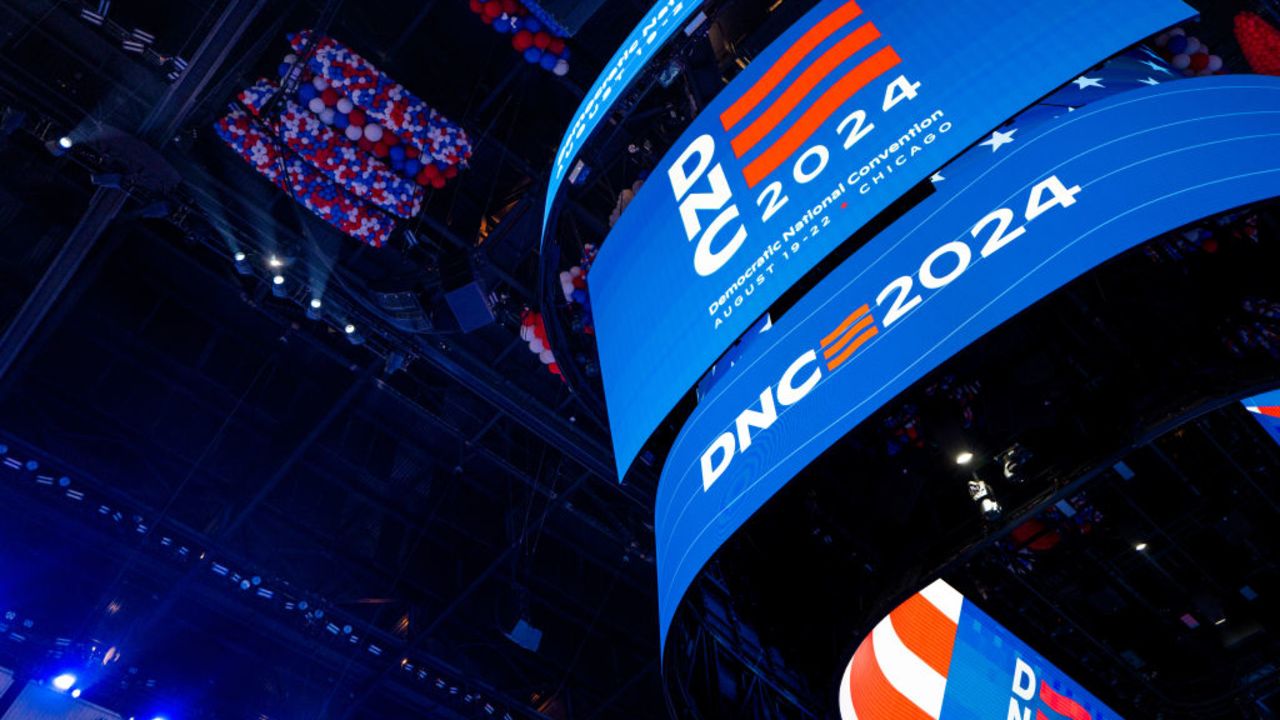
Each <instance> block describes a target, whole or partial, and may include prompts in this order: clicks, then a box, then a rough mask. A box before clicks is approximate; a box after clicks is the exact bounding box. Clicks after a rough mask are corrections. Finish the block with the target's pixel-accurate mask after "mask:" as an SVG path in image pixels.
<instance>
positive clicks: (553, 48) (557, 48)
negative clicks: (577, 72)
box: [547, 38, 564, 56]
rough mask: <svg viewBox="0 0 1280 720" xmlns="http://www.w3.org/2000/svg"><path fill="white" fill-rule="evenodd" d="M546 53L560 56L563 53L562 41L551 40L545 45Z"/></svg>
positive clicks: (559, 39)
mask: <svg viewBox="0 0 1280 720" xmlns="http://www.w3.org/2000/svg"><path fill="white" fill-rule="evenodd" d="M547 52H549V53H551V54H552V55H557V56H558V55H560V53H562V52H564V40H563V39H561V38H551V42H549V43H547Z"/></svg>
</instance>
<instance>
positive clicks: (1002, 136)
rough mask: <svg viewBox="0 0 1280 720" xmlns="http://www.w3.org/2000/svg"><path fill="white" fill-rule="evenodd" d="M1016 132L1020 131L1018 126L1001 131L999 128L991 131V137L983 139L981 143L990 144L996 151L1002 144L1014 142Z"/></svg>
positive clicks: (992, 149)
mask: <svg viewBox="0 0 1280 720" xmlns="http://www.w3.org/2000/svg"><path fill="white" fill-rule="evenodd" d="M1016 132H1018V128H1013V129H1012V130H1010V131H1009V132H1000V131H999V130H996V131H995V132H993V133H991V139H989V140H983V141H982V142H981V143H979V144H981V145H988V146H990V147H991V152H995V151H997V150H999V149H1000V146H1001V145H1008V144H1009V143H1011V142H1013V134H1014V133H1016Z"/></svg>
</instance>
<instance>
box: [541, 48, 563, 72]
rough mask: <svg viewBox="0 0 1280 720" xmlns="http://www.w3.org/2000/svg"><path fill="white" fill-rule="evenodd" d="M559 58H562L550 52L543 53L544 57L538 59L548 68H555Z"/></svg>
mask: <svg viewBox="0 0 1280 720" xmlns="http://www.w3.org/2000/svg"><path fill="white" fill-rule="evenodd" d="M559 59H560V58H557V57H556V56H555V55H552V54H551V53H549V52H547V53H542V59H540V60H539V61H538V64H539V65H541V66H542V67H543V68H544V69H546V70H553V69H555V66H556V62H558V61H559Z"/></svg>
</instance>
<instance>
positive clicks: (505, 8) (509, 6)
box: [501, 0, 520, 15]
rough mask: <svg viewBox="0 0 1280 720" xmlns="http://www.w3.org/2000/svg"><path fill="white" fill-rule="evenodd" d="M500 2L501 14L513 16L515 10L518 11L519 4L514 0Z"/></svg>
mask: <svg viewBox="0 0 1280 720" xmlns="http://www.w3.org/2000/svg"><path fill="white" fill-rule="evenodd" d="M501 2H502V12H504V13H506V14H508V15H515V13H516V10H518V9H520V3H518V2H516V0H501Z"/></svg>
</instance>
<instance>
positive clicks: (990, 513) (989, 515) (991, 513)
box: [982, 497, 1004, 520]
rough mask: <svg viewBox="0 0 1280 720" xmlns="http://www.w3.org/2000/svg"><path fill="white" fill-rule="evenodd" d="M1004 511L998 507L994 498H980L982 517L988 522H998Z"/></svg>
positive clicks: (998, 504)
mask: <svg viewBox="0 0 1280 720" xmlns="http://www.w3.org/2000/svg"><path fill="white" fill-rule="evenodd" d="M1003 512H1004V509H1003V508H1001V507H1000V503H998V502H996V501H995V499H994V498H989V497H985V498H982V517H984V518H986V519H988V520H998V519H1000V515H1001V514H1002V513H1003Z"/></svg>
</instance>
